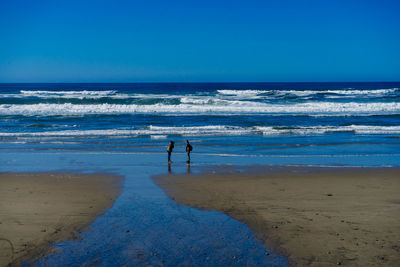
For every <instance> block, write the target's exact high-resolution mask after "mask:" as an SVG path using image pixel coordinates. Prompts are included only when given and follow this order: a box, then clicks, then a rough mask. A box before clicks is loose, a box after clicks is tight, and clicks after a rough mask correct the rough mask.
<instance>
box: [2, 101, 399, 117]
mask: <svg viewBox="0 0 400 267" xmlns="http://www.w3.org/2000/svg"><path fill="white" fill-rule="evenodd" d="M192 102H193V101H192ZM199 104H200V105H199ZM354 113H356V114H400V102H389V103H385V102H372V103H358V102H348V103H340V102H306V103H297V104H268V103H261V102H251V101H223V102H219V103H218V102H217V103H209V101H207V102H206V103H196V104H194V103H193V104H179V105H166V104H160V103H157V104H153V105H136V104H127V105H125V104H124V105H121V104H94V105H93V104H91V105H81V104H70V103H65V104H45V103H42V104H31V105H27V104H23V105H15V104H2V105H0V115H23V116H38V115H39V116H49V115H50V116H51V115H67V116H68V115H91V114H105V115H112V114H160V115H163V114H192V115H196V114H198V115H201V114H208V115H209V114H224V115H228V114H233V115H235V114H254V115H256V114H306V115H307V114H310V115H320V114H322V115H328V116H329V115H348V114H354Z"/></svg>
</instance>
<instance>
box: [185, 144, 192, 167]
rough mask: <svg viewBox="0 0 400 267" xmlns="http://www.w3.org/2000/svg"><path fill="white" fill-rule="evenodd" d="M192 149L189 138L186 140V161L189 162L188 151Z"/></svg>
mask: <svg viewBox="0 0 400 267" xmlns="http://www.w3.org/2000/svg"><path fill="white" fill-rule="evenodd" d="M192 150H193V147H192V145H191V144H190V143H189V140H186V153H187V156H188V161H187V163H190V152H191V151H192Z"/></svg>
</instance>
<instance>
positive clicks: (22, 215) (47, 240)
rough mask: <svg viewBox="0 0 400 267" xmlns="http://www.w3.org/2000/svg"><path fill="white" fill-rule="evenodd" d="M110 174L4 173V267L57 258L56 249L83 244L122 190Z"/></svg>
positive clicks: (0, 238) (0, 187) (0, 228)
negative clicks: (83, 232) (62, 244)
mask: <svg viewBox="0 0 400 267" xmlns="http://www.w3.org/2000/svg"><path fill="white" fill-rule="evenodd" d="M122 181H123V177H122V176H116V175H108V174H68V173H67V174H65V173H0V214H1V216H0V217H1V219H0V251H2V252H1V253H0V266H7V265H10V266H19V265H21V263H23V262H24V261H33V260H35V259H37V258H40V257H43V256H46V255H48V254H51V253H54V252H56V248H55V247H54V246H53V245H52V244H53V243H59V242H63V241H67V240H73V239H77V238H79V236H80V234H79V232H78V231H80V230H86V229H87V227H88V226H89V225H90V224H91V223H92V222H93V221H94V220H95V219H96V218H97V217H98V216H100V215H101V214H104V212H105V210H106V209H109V208H111V207H112V205H113V203H114V201H115V200H116V198H117V197H118V196H119V195H120V192H121V189H122Z"/></svg>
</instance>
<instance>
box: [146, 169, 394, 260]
mask: <svg viewBox="0 0 400 267" xmlns="http://www.w3.org/2000/svg"><path fill="white" fill-rule="evenodd" d="M153 180H154V181H155V182H156V184H158V185H159V186H161V187H162V188H163V189H164V190H165V192H166V193H167V194H168V195H169V196H170V197H171V198H172V199H174V200H175V201H177V202H179V203H181V204H184V205H189V206H192V207H196V208H199V209H207V210H217V211H220V212H223V213H225V214H228V215H229V216H231V217H233V218H234V219H237V220H239V221H241V222H244V223H246V224H247V225H248V226H249V227H250V228H251V229H252V230H253V231H254V232H255V234H256V236H257V237H258V238H259V239H261V240H263V241H264V244H265V246H266V247H267V248H268V249H270V250H271V251H272V252H273V253H277V254H283V255H285V256H287V257H288V259H289V265H291V266H334V265H343V266H397V264H398V263H399V262H400V253H399V249H400V244H399V240H400V224H399V219H400V197H399V191H400V169H398V168H323V167H277V166H275V167H270V166H255V167H247V168H244V167H238V168H234V167H229V168H224V167H222V168H218V169H215V170H213V171H210V170H209V171H208V172H205V173H203V174H196V175H193V174H192V175H188V174H181V175H164V176H156V177H154V178H153Z"/></svg>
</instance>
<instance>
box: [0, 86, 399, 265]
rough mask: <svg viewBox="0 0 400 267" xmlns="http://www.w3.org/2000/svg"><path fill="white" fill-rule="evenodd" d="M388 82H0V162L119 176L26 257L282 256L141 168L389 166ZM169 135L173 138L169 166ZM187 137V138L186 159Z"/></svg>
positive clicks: (278, 260)
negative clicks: (93, 215) (89, 210)
mask: <svg viewBox="0 0 400 267" xmlns="http://www.w3.org/2000/svg"><path fill="white" fill-rule="evenodd" d="M398 88H400V83H215V84H204V83H199V84H194V83H179V84H171V83H157V84H1V85H0V171H19V172H41V171H47V172H48V171H58V172H75V173H99V172H100V173H111V174H119V175H123V176H124V177H125V181H124V189H123V190H122V194H121V196H120V197H119V198H118V199H117V200H116V202H115V203H114V206H113V207H112V208H111V209H110V210H108V211H106V213H105V214H104V215H102V216H100V217H99V218H97V219H96V220H95V221H94V222H93V223H92V224H91V225H90V227H89V228H90V230H89V231H85V232H83V233H82V238H81V239H80V240H75V241H67V242H63V243H59V244H55V245H56V246H57V247H58V248H59V252H58V253H56V254H52V255H49V256H47V257H45V258H42V259H40V260H38V261H35V262H33V264H35V265H44V266H71V265H76V266H77V265H101V266H114V265H118V266H119V265H121V266H122V265H128V266H141V265H154V266H157V265H158V266H177V265H184V264H186V265H190V266H221V265H224V266H246V265H248V266H263V265H265V266H285V265H286V264H287V261H286V259H285V258H284V257H282V256H279V255H273V254H271V253H269V252H267V251H266V250H265V248H264V247H263V245H262V243H261V242H260V241H259V240H257V238H256V237H254V235H253V233H252V232H251V230H250V229H248V228H247V226H246V225H244V224H242V223H240V222H237V221H235V220H233V219H231V218H229V217H228V216H225V215H223V214H221V213H219V212H213V211H200V210H197V209H193V208H190V207H186V206H182V205H179V204H177V203H175V202H174V201H172V200H171V199H169V198H168V197H167V196H166V195H165V194H164V193H163V191H162V190H161V189H160V188H158V187H157V186H156V185H155V184H154V183H153V182H152V181H151V179H150V177H151V175H154V174H165V173H168V172H170V173H196V172H199V171H200V170H202V168H203V167H206V166H216V165H223V166H226V165H254V164H259V165H263V164H264V165H265V164H266V165H317V166H331V167H336V166H341V167H343V166H344V167H345V166H363V167H368V166H377V167H388V166H399V165H400V164H399V163H400V161H399V159H400V152H399V151H400V150H399V148H400V90H399V89H398ZM170 140H174V141H175V142H176V146H175V150H174V153H173V155H172V160H173V162H172V164H171V165H170V166H169V165H168V164H167V153H166V147H167V145H168V142H169V141H170ZM186 140H189V141H190V142H191V144H192V145H193V152H192V163H191V164H190V165H188V164H186V154H185V143H184V142H185V141H186ZM127 230H129V231H128V232H127ZM267 244H268V240H267ZM266 255H269V256H266ZM29 264H30V263H29Z"/></svg>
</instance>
